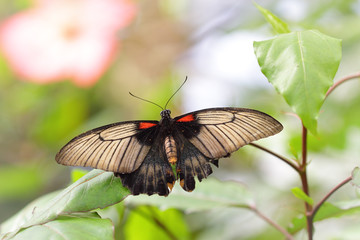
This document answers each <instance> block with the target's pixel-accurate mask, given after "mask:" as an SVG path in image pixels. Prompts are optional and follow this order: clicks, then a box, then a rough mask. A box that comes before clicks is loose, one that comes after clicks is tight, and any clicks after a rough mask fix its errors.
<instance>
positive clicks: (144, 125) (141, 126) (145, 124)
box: [139, 122, 156, 129]
mask: <svg viewBox="0 0 360 240" xmlns="http://www.w3.org/2000/svg"><path fill="white" fill-rule="evenodd" d="M155 125H156V123H149V122H140V123H139V129H146V128H151V127H153V126H155Z"/></svg>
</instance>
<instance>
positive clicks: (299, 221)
mask: <svg viewBox="0 0 360 240" xmlns="http://www.w3.org/2000/svg"><path fill="white" fill-rule="evenodd" d="M359 212H360V200H358V199H356V200H352V201H347V202H338V203H329V202H325V203H324V204H323V205H322V206H321V208H320V209H319V211H318V212H317V214H316V215H315V218H314V222H318V221H322V220H325V219H329V218H339V217H342V216H345V215H352V214H355V213H356V214H359ZM305 227H306V217H305V216H304V215H302V216H300V217H298V218H295V219H293V220H292V222H291V226H290V227H289V228H288V230H289V232H290V233H296V232H298V231H300V230H301V229H304V228H305Z"/></svg>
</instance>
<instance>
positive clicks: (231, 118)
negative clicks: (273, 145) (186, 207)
mask: <svg viewBox="0 0 360 240" xmlns="http://www.w3.org/2000/svg"><path fill="white" fill-rule="evenodd" d="M160 115H161V120H160V122H159V121H128V122H119V123H113V124H110V125H106V126H103V127H99V128H95V129H93V130H90V131H88V132H85V133H83V134H81V135H79V136H77V137H75V138H74V139H72V140H71V141H70V142H69V143H68V144H66V145H65V146H64V147H63V148H62V149H61V150H60V152H59V153H58V154H57V155H56V161H57V162H58V163H60V164H63V165H71V166H84V167H93V168H98V169H103V170H105V171H111V172H114V175H115V176H117V177H120V178H121V181H122V183H123V185H124V186H126V187H127V188H129V189H130V191H131V193H132V194H134V195H137V194H140V193H146V194H148V195H152V194H159V195H168V194H169V190H171V189H172V187H173V185H174V183H175V181H176V180H177V179H179V178H180V185H181V187H182V188H183V189H184V190H186V191H192V190H193V189H194V188H195V180H194V176H197V178H198V179H199V181H201V180H202V179H203V178H206V177H207V176H209V175H210V174H211V173H212V169H211V166H210V163H212V164H214V165H216V166H218V159H219V158H222V157H228V156H230V154H231V153H232V152H234V151H236V150H238V149H239V148H240V147H242V146H244V145H246V144H248V143H250V142H252V141H255V140H258V139H261V138H265V137H268V136H271V135H274V134H276V133H279V132H280V131H281V130H282V129H283V126H282V125H281V124H280V123H279V122H278V121H277V120H275V119H274V118H272V117H271V116H269V115H267V114H265V113H262V112H259V111H256V110H252V109H246V108H210V109H204V110H200V111H196V112H191V113H187V114H185V115H181V116H179V117H176V118H171V117H170V110H163V111H162V112H161V114H160ZM172 166H174V167H175V169H176V174H175V173H174V171H173V169H172Z"/></svg>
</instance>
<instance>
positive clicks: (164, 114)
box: [160, 109, 171, 119]
mask: <svg viewBox="0 0 360 240" xmlns="http://www.w3.org/2000/svg"><path fill="white" fill-rule="evenodd" d="M170 114H171V111H170V110H169V109H165V110H162V111H161V112H160V116H161V118H168V119H170V118H171V117H170Z"/></svg>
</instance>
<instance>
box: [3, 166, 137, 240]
mask: <svg viewBox="0 0 360 240" xmlns="http://www.w3.org/2000/svg"><path fill="white" fill-rule="evenodd" d="M129 194H130V192H129V190H128V189H127V188H125V187H123V186H122V184H121V180H120V178H117V177H114V174H113V173H111V172H104V171H101V170H93V171H91V172H89V173H88V174H86V175H85V176H84V177H82V178H80V179H79V180H78V181H77V182H75V183H73V184H71V185H70V186H69V187H67V188H66V189H64V190H63V191H61V192H60V193H58V194H57V195H56V196H53V195H50V196H51V199H50V197H49V196H45V197H44V198H43V199H39V200H38V201H37V202H35V203H33V204H30V205H29V206H27V207H25V208H24V209H23V210H22V211H20V212H19V213H18V214H16V215H15V216H13V217H12V218H11V219H9V220H8V221H7V222H5V223H4V224H3V225H2V226H1V233H2V234H5V233H7V234H6V238H5V239H9V238H11V237H13V236H15V235H16V234H17V233H18V232H19V231H20V230H21V229H25V228H29V227H32V226H35V225H40V224H43V223H45V222H50V221H52V220H54V219H56V218H58V217H59V216H62V215H68V214H72V213H76V212H86V211H91V210H94V209H97V208H104V207H107V206H109V205H113V204H115V203H118V202H120V201H122V200H123V199H124V198H125V197H126V196H128V195H129Z"/></svg>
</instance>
